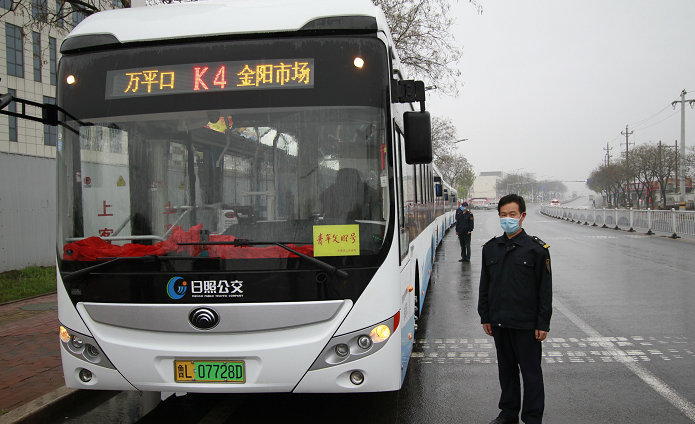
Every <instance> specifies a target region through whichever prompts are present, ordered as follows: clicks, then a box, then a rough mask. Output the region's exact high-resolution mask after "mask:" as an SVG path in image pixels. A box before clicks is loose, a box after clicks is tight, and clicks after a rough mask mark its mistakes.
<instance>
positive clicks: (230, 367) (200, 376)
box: [174, 360, 246, 383]
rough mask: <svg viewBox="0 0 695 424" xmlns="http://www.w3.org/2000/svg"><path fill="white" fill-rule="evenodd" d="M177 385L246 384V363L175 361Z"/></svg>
mask: <svg viewBox="0 0 695 424" xmlns="http://www.w3.org/2000/svg"><path fill="white" fill-rule="evenodd" d="M174 377H175V378H174V381H176V382H177V383H244V382H246V369H245V366H244V361H190V360H186V361H181V360H176V361H174Z"/></svg>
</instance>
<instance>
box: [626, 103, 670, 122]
mask: <svg viewBox="0 0 695 424" xmlns="http://www.w3.org/2000/svg"><path fill="white" fill-rule="evenodd" d="M669 107H671V105H670V104H669V105H667V106H666V107H664V108H663V109H661V110H660V111H658V112H656V113H655V114H654V115H652V116H650V117H649V118H644V119H642V120H641V121H637V122H633V123H631V124H628V125H632V126H636V125H639V124H641V123H643V122H646V121H649V120H650V119H652V118H654V117H655V116H657V115H658V114H660V113H661V112H663V111H665V110H666V109H668V108H669Z"/></svg>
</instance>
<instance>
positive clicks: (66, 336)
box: [60, 325, 70, 343]
mask: <svg viewBox="0 0 695 424" xmlns="http://www.w3.org/2000/svg"><path fill="white" fill-rule="evenodd" d="M60 340H62V341H63V343H67V342H69V341H70V334H69V333H68V329H67V328H65V327H63V326H62V325H61V326H60Z"/></svg>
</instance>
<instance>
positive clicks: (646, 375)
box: [553, 299, 695, 422]
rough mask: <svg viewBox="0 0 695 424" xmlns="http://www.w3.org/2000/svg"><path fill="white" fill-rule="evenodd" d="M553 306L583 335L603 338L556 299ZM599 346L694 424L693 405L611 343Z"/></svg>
mask: <svg viewBox="0 0 695 424" xmlns="http://www.w3.org/2000/svg"><path fill="white" fill-rule="evenodd" d="M553 306H554V307H555V308H556V309H557V310H559V311H560V312H562V314H563V315H565V316H566V317H567V318H568V319H569V320H570V321H572V322H573V323H574V324H575V325H576V326H577V327H579V328H580V329H581V330H582V331H583V332H584V333H586V334H587V335H588V336H589V337H598V338H601V339H603V336H602V335H601V334H600V333H599V332H598V331H596V330H594V329H593V327H591V326H590V325H589V324H587V323H586V322H584V320H582V319H581V318H579V317H578V316H577V315H575V314H574V313H573V312H572V311H570V310H569V309H567V307H566V306H565V305H564V304H562V303H561V302H559V301H558V300H557V299H553ZM598 343H599V345H600V346H601V347H602V348H604V349H606V351H607V352H608V353H609V354H610V355H611V356H612V357H613V358H614V359H615V360H616V361H617V362H620V363H622V364H623V365H625V366H626V367H627V369H629V370H630V371H632V373H633V374H635V375H636V376H637V377H639V378H640V379H641V380H642V381H644V382H645V383H646V384H647V385H649V386H650V387H651V388H652V389H654V390H655V391H656V392H657V393H659V394H660V395H661V396H663V397H664V399H666V400H667V401H668V402H669V403H670V404H671V405H673V406H675V407H676V408H678V409H679V410H680V411H681V412H682V413H683V414H685V416H687V417H688V418H690V420H691V421H694V422H695V405H693V404H692V403H691V402H690V401H689V400H688V399H686V398H684V397H683V396H681V395H680V394H679V393H678V392H676V391H675V390H673V389H672V388H671V387H669V385H668V384H666V383H665V382H664V381H662V380H661V379H659V378H658V377H657V376H655V375H654V374H652V373H651V372H650V371H649V370H647V369H646V368H644V367H643V366H641V365H640V364H638V363H637V362H634V358H633V357H631V356H630V355H629V354H628V353H627V352H625V351H624V350H622V349H619V348H617V347H616V346H615V344H614V343H613V342H612V341H608V340H605V341H600V342H598Z"/></svg>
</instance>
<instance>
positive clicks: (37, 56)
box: [31, 32, 41, 82]
mask: <svg viewBox="0 0 695 424" xmlns="http://www.w3.org/2000/svg"><path fill="white" fill-rule="evenodd" d="M31 38H32V41H33V45H34V81H36V82H41V34H39V33H38V32H32V33H31Z"/></svg>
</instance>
